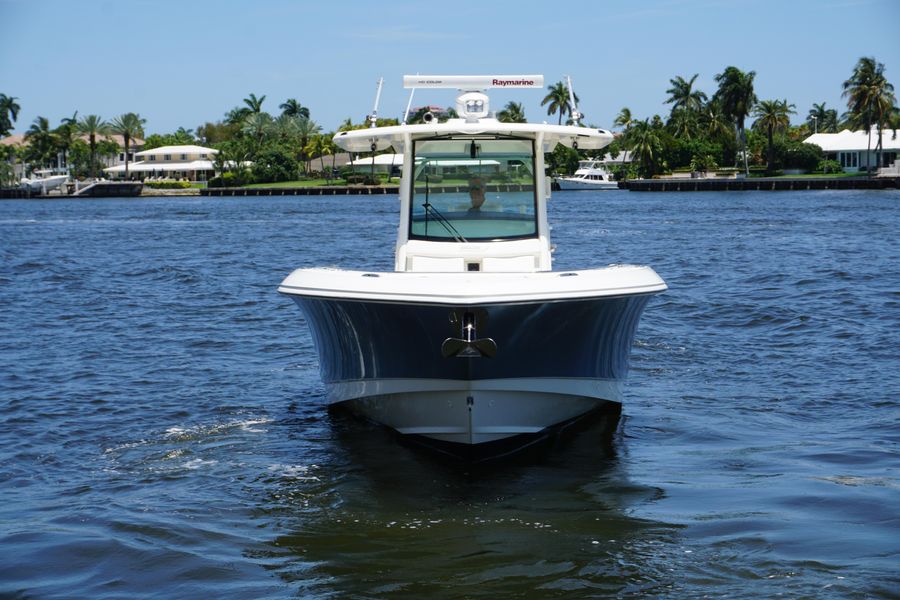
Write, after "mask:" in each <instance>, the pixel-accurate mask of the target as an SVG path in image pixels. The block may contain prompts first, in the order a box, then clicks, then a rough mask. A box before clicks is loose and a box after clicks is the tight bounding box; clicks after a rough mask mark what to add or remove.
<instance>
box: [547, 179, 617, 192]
mask: <svg viewBox="0 0 900 600" xmlns="http://www.w3.org/2000/svg"><path fill="white" fill-rule="evenodd" d="M556 183H557V185H559V189H561V190H617V189H619V183H618V182H617V181H598V180H589V179H580V178H569V177H557V178H556Z"/></svg>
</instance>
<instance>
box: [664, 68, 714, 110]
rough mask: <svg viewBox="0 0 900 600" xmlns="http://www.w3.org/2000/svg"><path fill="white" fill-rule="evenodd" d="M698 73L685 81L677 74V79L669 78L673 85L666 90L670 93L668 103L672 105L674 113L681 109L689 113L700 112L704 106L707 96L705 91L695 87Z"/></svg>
mask: <svg viewBox="0 0 900 600" xmlns="http://www.w3.org/2000/svg"><path fill="white" fill-rule="evenodd" d="M697 75H699V73H695V74H694V76H693V77H691V78H690V80H688V81H685V80H684V78H683V77H681V76H680V75H676V76H675V79H670V80H669V83H671V84H672V87H671V88H669V89H667V90H666V93H667V94H669V98H668V100H666V104H671V105H672V113H673V114H674V113H675V111H676V110H681V109H683V110H686V111H688V112H689V113H698V112H700V109H701V108H703V105H704V103H706V100H707V98H706V94H705V93H703V92H701V91H700V90H695V89H694V82H695V81H696V80H697Z"/></svg>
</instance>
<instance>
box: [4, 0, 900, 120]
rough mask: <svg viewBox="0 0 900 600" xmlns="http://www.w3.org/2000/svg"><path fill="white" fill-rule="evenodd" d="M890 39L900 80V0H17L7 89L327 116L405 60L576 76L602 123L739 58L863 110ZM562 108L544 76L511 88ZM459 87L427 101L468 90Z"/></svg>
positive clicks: (206, 109)
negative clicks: (850, 83)
mask: <svg viewBox="0 0 900 600" xmlns="http://www.w3.org/2000/svg"><path fill="white" fill-rule="evenodd" d="M861 56H874V57H875V58H876V59H877V60H878V61H879V62H882V63H884V64H885V73H886V76H887V78H888V80H889V81H890V82H892V83H893V84H894V85H895V86H896V87H897V89H898V93H900V0H752V1H746V0H745V1H742V2H737V1H726V0H641V1H640V2H622V1H621V0H617V1H614V2H610V1H605V0H603V1H599V0H598V1H594V2H582V1H578V0H570V1H567V2H560V3H550V2H522V1H521V0H519V1H515V0H509V1H506V0H504V1H500V0H497V1H492V0H481V1H477V2H443V3H441V2H428V3H422V2H412V1H389V0H380V1H377V2H376V1H372V0H370V1H357V0H344V1H335V0H331V1H322V0H319V1H317V2H308V1H300V0H295V1H289V0H254V1H252V2H250V1H246V2H243V1H236V0H177V1H176V0H77V1H76V0H0V93H4V94H6V95H7V96H14V97H16V98H17V99H18V100H17V102H18V103H19V104H20V105H21V107H22V108H21V112H20V114H19V118H18V121H17V122H16V123H15V131H16V132H19V133H22V132H24V131H25V130H27V128H28V126H29V125H30V124H31V122H32V121H33V120H34V119H35V118H36V117H37V116H39V115H40V116H44V117H47V118H48V119H49V120H50V122H51V124H52V125H56V124H59V122H60V119H62V118H64V117H70V116H72V114H73V113H74V112H75V111H78V115H79V116H83V115H86V114H97V115H100V116H101V117H103V118H105V119H107V120H108V119H110V118H112V117H115V116H117V115H120V114H123V113H126V112H136V113H138V114H140V115H141V117H143V118H145V119H146V121H147V122H146V125H145V131H146V133H147V134H148V135H149V134H151V133H171V132H173V131H175V130H176V129H177V128H179V127H185V128H187V129H195V130H196V128H197V127H198V126H199V125H202V124H203V123H204V122H206V121H215V120H219V119H221V118H222V117H223V116H224V114H225V113H226V112H227V111H228V110H230V109H231V108H233V107H235V106H239V105H241V104H242V99H243V98H246V97H247V96H248V95H249V94H250V93H254V94H256V95H257V96H263V95H265V96H266V99H265V102H264V103H263V109H264V110H266V111H268V112H270V113H273V114H278V113H279V112H280V110H279V108H278V105H279V104H281V103H282V102H284V101H285V100H286V99H288V98H296V99H297V100H298V101H299V102H300V103H301V104H302V105H304V106H306V107H308V108H309V109H310V111H311V117H312V119H313V120H314V121H316V122H317V123H318V124H320V125H321V126H322V128H323V130H325V131H331V130H334V129H336V128H337V127H338V126H339V124H340V123H341V122H342V121H343V120H344V119H346V118H347V117H350V118H352V119H353V121H354V122H360V121H362V119H363V118H364V117H365V115H366V114H368V113H369V112H370V111H371V110H372V105H373V102H374V98H375V90H376V82H377V80H378V78H379V77H384V81H385V83H384V91H383V93H382V96H381V104H380V106H379V115H380V116H384V117H400V116H401V115H402V113H403V111H404V109H405V108H406V104H407V100H408V94H409V92H408V90H404V89H403V86H402V76H403V75H405V74H415V73H420V74H433V75H451V74H456V75H516V74H543V75H544V78H545V84H546V85H549V84H551V83H554V82H556V81H560V80H563V78H564V76H565V75H569V76H571V77H572V81H573V84H574V87H575V91H576V92H577V94H578V96H579V98H580V99H581V102H580V105H579V109H580V111H581V112H582V113H584V114H585V121H584V122H585V123H586V124H591V125H595V126H597V127H606V128H611V127H612V123H613V120H614V119H615V117H616V115H617V114H618V112H619V111H620V110H621V108H622V107H628V108H629V109H630V110H631V111H632V114H633V115H634V116H635V117H637V118H647V117H651V116H653V115H654V114H659V115H661V116H663V117H665V116H666V115H667V114H668V112H669V109H670V105H667V104H665V100H666V98H667V94H666V90H667V89H668V88H669V87H670V84H669V80H670V79H672V78H673V77H675V76H676V75H680V76H682V77H684V78H685V79H688V78H690V77H691V76H692V75H694V74H695V73H697V74H698V77H697V81H696V84H695V85H696V86H697V87H699V89H701V90H703V91H705V92H706V93H707V94H708V95H712V93H713V92H714V91H715V89H716V85H715V80H714V78H715V76H716V74H718V73H721V72H722V71H723V70H724V69H725V67H727V66H729V65H733V66H736V67H738V68H739V69H741V70H744V71H751V70H752V71H755V72H756V79H755V85H756V93H757V95H758V97H759V98H760V99H787V100H788V101H789V102H792V103H794V104H795V105H796V110H797V113H798V114H797V115H795V116H794V117H793V118H792V120H793V122H795V123H799V122H801V121H803V119H804V118H805V116H806V114H807V112H808V111H809V109H810V108H811V107H812V103H814V102H817V103H821V102H825V103H826V107H827V108H837V109H838V112H839V113H841V112H843V111H844V110H846V104H845V101H843V100H842V98H841V91H842V89H841V84H842V83H843V82H844V80H846V79H847V78H848V77H849V76H850V74H851V72H852V69H853V66H854V64H856V61H857V60H858V59H859V58H860V57H861ZM490 96H491V102H492V107H493V108H494V109H495V110H498V109H500V108H502V106H503V104H505V103H506V102H508V101H510V100H515V101H517V102H521V103H522V104H523V105H524V107H525V113H526V116H527V117H528V118H529V120H530V121H544V120H546V121H549V122H555V121H556V116H548V115H547V112H546V108H545V107H541V105H540V102H541V100H542V99H543V96H544V93H542V92H541V91H539V90H527V89H520V90H502V91H501V90H494V91H492V92H490ZM454 97H455V93H454V92H453V90H419V91H417V92H416V97H415V98H414V102H413V105H414V106H420V105H423V104H437V105H440V106H452V105H453V101H454Z"/></svg>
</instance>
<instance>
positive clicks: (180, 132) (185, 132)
mask: <svg viewBox="0 0 900 600" xmlns="http://www.w3.org/2000/svg"><path fill="white" fill-rule="evenodd" d="M172 136H173V137H174V138H175V141H176V142H178V143H179V144H195V143H197V138H196V136H195V135H194V130H193V129H185V128H184V127H179V128H178V129H177V130H176V131H175V133H173V134H172Z"/></svg>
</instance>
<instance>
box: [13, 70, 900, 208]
mask: <svg viewBox="0 0 900 600" xmlns="http://www.w3.org/2000/svg"><path fill="white" fill-rule="evenodd" d="M884 73H885V67H884V65H883V64H882V63H879V62H878V61H877V60H876V59H875V58H873V57H862V58H860V59H859V61H858V62H857V63H856V65H855V67H854V68H853V71H852V73H851V74H850V77H849V78H848V79H847V80H846V81H844V82H843V84H842V95H843V97H844V98H845V99H846V101H847V110H846V112H844V113H843V114H841V115H839V114H838V111H837V109H835V108H829V107H827V106H826V103H824V102H823V103H820V104H813V106H812V108H810V109H809V112H808V113H807V115H806V119H805V121H804V122H803V123H801V124H799V125H791V122H790V116H791V115H796V114H797V111H796V106H795V105H794V104H793V103H790V102H789V101H788V100H787V99H759V98H758V97H757V95H756V93H755V88H754V84H755V80H756V72H755V71H742V70H741V69H739V68H737V67H734V66H728V67H726V68H725V69H724V70H723V71H722V72H721V73H719V74H717V75H716V76H715V81H716V83H717V85H718V88H717V89H716V90H715V92H714V93H713V94H712V95H707V94H706V93H705V92H704V91H702V90H700V89H697V87H696V86H695V82H696V80H697V77H698V74H694V75H692V76H691V77H689V78H687V79H685V78H684V77H682V76H676V77H674V78H672V79H671V80H670V85H671V87H670V88H669V89H667V90H666V91H665V93H666V94H667V98H666V100H665V104H670V105H671V110H670V112H669V114H668V116H667V117H665V118H664V117H662V116H660V115H653V116H652V117H647V118H644V119H640V118H638V117H636V116H635V115H633V114H632V112H631V110H630V109H629V108H627V107H624V108H622V109H621V111H619V113H618V115H617V116H616V118H615V120H614V121H613V125H614V126H615V127H618V128H620V131H619V132H618V133H617V134H616V138H615V140H614V141H613V143H612V144H611V145H610V146H608V147H607V148H606V149H605V151H604V152H603V154H602V155H600V156H596V155H595V156H591V157H590V158H602V157H603V156H606V155H609V156H616V155H619V154H620V153H622V152H623V151H627V152H629V153H630V156H631V157H632V162H630V163H626V164H622V165H618V166H616V167H614V168H613V171H614V173H615V175H616V177H617V178H618V179H620V180H623V179H624V180H629V179H637V178H642V179H650V178H654V177H661V176H673V177H677V176H678V174H682V175H683V174H685V173H687V174H690V173H712V174H716V175H720V176H721V175H724V174H726V172H729V173H736V172H740V173H742V174H743V175H744V176H745V177H778V176H781V175H782V171H783V170H786V169H790V170H803V171H806V172H807V175H783V177H785V178H798V177H805V176H806V177H816V176H818V177H840V178H843V177H855V176H866V175H869V176H871V174H872V173H873V171H874V170H875V169H876V168H877V167H876V165H875V164H864V165H860V169H862V168H863V167H865V170H864V171H862V172H860V173H844V172H843V170H842V168H841V165H840V163H837V162H836V161H833V160H827V159H826V156H825V154H824V152H823V151H822V149H821V148H820V147H818V146H815V145H812V144H806V143H803V140H804V139H806V138H808V137H809V136H810V135H811V134H812V133H814V132H821V133H826V132H828V133H837V132H838V131H839V130H841V129H853V130H863V131H866V132H867V133H868V136H869V140H870V144H869V145H870V150H874V152H875V154H876V162H877V163H878V164H881V163H882V151H883V150H882V149H883V137H882V134H881V132H882V131H884V130H885V129H900V109H898V106H897V100H896V96H895V94H894V86H893V85H892V84H891V83H889V82H888V80H887V78H886V77H885V74H884ZM578 100H579V99H578V98H577V96H576V98H575V102H576V103H577V102H578ZM265 101H266V96H265V95H261V96H256V94H254V93H251V94H249V96H248V97H247V98H244V99H243V101H242V104H241V105H239V106H237V107H235V108H233V109H232V110H230V111H228V112H227V113H226V114H225V115H224V117H223V118H221V119H219V120H215V121H207V122H205V123H203V124H202V125H200V126H199V127H197V129H196V131H195V130H193V129H185V128H184V127H180V128H179V129H178V130H177V131H175V132H173V133H168V134H151V135H149V136H146V138H145V139H144V135H145V130H144V127H145V126H146V119H144V118H142V117H141V116H140V115H138V114H137V113H133V112H126V113H123V114H122V115H120V116H118V117H115V118H113V119H111V120H109V121H107V120H105V119H103V118H102V117H101V116H99V115H95V114H88V115H85V116H81V117H79V113H78V111H75V112H74V113H73V114H72V116H71V117H67V118H64V119H62V120H61V122H60V124H59V125H58V126H56V127H52V126H51V124H50V122H49V121H48V119H46V118H45V117H37V118H36V119H35V120H34V121H33V123H32V124H31V126H30V127H29V129H28V130H27V132H26V133H25V135H24V140H23V143H22V144H21V145H0V187H6V186H14V185H16V184H17V181H15V170H14V168H13V165H14V164H16V163H17V162H19V163H25V164H27V165H28V166H29V168H30V169H31V168H51V167H57V168H65V169H68V170H69V171H70V172H71V173H72V174H73V175H74V176H76V177H78V178H86V177H92V178H95V177H98V176H99V175H101V174H102V170H101V168H102V164H101V161H102V160H104V159H106V160H108V159H109V158H110V157H113V156H116V155H118V154H120V153H121V152H122V147H124V156H125V165H126V171H125V173H126V179H127V178H128V162H129V160H130V157H129V152H130V151H131V146H132V144H133V143H134V141H135V140H142V139H143V148H144V149H145V150H150V149H153V148H158V147H162V146H169V145H185V144H201V145H204V146H208V147H212V148H215V149H216V150H218V151H219V152H218V154H217V155H216V157H215V161H214V167H215V172H216V174H217V175H216V177H214V178H213V179H211V180H210V181H209V182H208V185H209V187H250V186H252V187H273V188H279V187H280V188H289V187H298V188H299V187H309V186H331V185H354V184H362V185H390V184H391V183H392V181H391V179H390V177H389V176H388V174H387V173H377V172H374V171H372V172H369V173H366V172H362V171H354V170H353V169H352V167H350V166H342V167H340V168H339V167H338V166H337V165H336V161H335V155H336V153H338V151H339V149H338V147H337V146H336V145H335V143H334V142H333V140H332V137H333V136H334V135H335V133H336V132H334V131H330V132H325V131H324V130H323V128H322V127H321V125H319V124H318V123H316V121H314V120H313V119H312V117H311V110H310V109H309V108H308V107H306V106H303V105H302V104H301V103H300V102H299V101H298V100H296V99H294V98H289V99H287V100H286V101H285V102H283V103H281V104H280V105H278V109H279V111H280V113H277V114H274V115H273V114H270V113H269V112H267V111H266V110H264V103H265ZM541 106H542V107H543V106H546V110H547V115H548V116H557V121H558V123H560V124H561V123H563V122H564V120H565V122H567V123H569V124H571V123H572V120H571V115H572V111H573V107H572V106H571V105H570V103H569V91H568V88H567V87H566V85H565V84H564V83H562V82H557V83H555V84H552V85H550V86H548V91H547V94H546V96H545V97H544V98H543V100H542V102H541ZM20 110H21V106H20V105H19V104H18V99H17V98H16V97H14V96H8V95H6V94H5V93H0V138H3V137H5V136H7V135H9V133H10V132H11V131H12V129H13V126H14V124H15V122H16V120H17V118H18V115H19V112H20ZM434 110H435V108H434V107H428V106H426V107H422V108H420V109H417V110H415V111H414V112H413V114H411V115H410V116H409V118H408V120H407V121H408V122H409V123H417V122H424V117H425V114H426V113H427V112H432V111H434ZM434 116H435V117H437V118H438V119H439V120H446V119H449V118H454V117H456V114H455V111H454V110H453V109H452V108H448V109H446V110H443V111H437V112H435V113H434ZM567 116H568V118H566V117H567ZM497 118H498V119H500V120H501V121H506V122H524V121H526V118H525V110H524V108H523V105H522V104H521V103H518V102H514V101H510V102H508V103H507V104H506V105H505V106H504V107H503V108H502V109H501V110H499V111H497ZM748 120H752V122H751V123H750V125H749V127H748V126H747V125H748ZM377 124H378V125H379V126H385V125H396V124H399V120H398V119H378V120H377ZM368 126H369V123H368V122H362V123H353V122H352V120H351V119H349V118H348V119H346V120H345V121H344V122H343V123H341V124H340V126H339V127H338V128H337V131H347V130H351V129H360V128H365V127H368ZM589 126H590V127H597V126H596V125H593V124H591V125H589ZM111 135H116V136H117V139H118V140H120V141H121V145H122V147H120V143H119V142H117V141H113V140H112V139H110V136H111ZM391 151H392V150H391ZM871 154H872V152H871V151H870V152H867V153H866V159H867V160H868V159H869V157H870V156H871ZM362 156H369V154H368V153H366V154H363V155H362ZM586 158H589V157H588V155H587V154H586V153H585V152H583V151H578V150H573V149H571V148H566V147H563V146H558V147H557V148H556V149H555V150H554V151H553V152H552V153H550V154H548V155H547V167H548V173H551V174H558V173H572V172H574V170H575V169H576V168H577V165H578V161H579V160H583V159H586ZM723 167H725V168H723ZM164 183H165V182H164ZM182 187H183V186H180V185H176V186H167V185H159V186H155V185H154V184H153V183H152V182H151V183H149V184H148V188H150V189H154V190H155V191H157V190H158V191H163V190H165V189H172V190H173V191H172V192H171V193H172V194H174V193H175V192H182V193H189V190H190V188H187V189H185V190H182V189H181V188H182Z"/></svg>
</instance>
